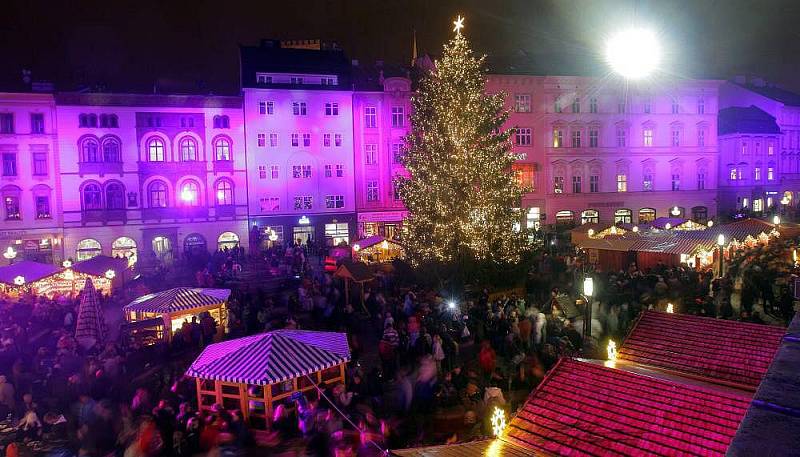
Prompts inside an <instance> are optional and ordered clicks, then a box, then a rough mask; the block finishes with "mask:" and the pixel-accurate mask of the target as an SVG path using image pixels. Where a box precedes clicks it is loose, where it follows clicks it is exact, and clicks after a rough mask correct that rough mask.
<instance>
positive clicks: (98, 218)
mask: <svg viewBox="0 0 800 457" xmlns="http://www.w3.org/2000/svg"><path fill="white" fill-rule="evenodd" d="M117 221H119V222H122V223H125V222H127V221H128V214H127V211H126V210H124V209H87V210H83V212H82V213H81V222H82V223H84V224H86V223H87V222H102V223H103V224H106V223H108V222H117Z"/></svg>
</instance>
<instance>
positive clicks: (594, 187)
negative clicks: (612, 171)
mask: <svg viewBox="0 0 800 457" xmlns="http://www.w3.org/2000/svg"><path fill="white" fill-rule="evenodd" d="M589 192H592V193H596V192H600V176H599V175H591V176H589Z"/></svg>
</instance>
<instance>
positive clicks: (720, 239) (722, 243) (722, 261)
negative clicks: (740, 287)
mask: <svg viewBox="0 0 800 457" xmlns="http://www.w3.org/2000/svg"><path fill="white" fill-rule="evenodd" d="M717 246H719V277H720V278H721V277H722V275H724V274H725V256H724V255H723V251H722V250H723V248H724V247H725V235H723V234H722V233H720V234H719V236H718V237H717Z"/></svg>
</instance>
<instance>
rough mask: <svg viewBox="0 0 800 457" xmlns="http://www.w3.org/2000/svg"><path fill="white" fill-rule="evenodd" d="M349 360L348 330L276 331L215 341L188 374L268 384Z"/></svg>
mask: <svg viewBox="0 0 800 457" xmlns="http://www.w3.org/2000/svg"><path fill="white" fill-rule="evenodd" d="M349 360H350V347H349V345H348V343H347V335H345V334H344V333H334V332H314V331H310V330H276V331H273V332H268V333H261V334H258V335H252V336H247V337H244V338H238V339H235V340H231V341H224V342H221V343H215V344H211V345H209V346H208V347H206V348H205V350H203V352H202V353H201V354H200V356H198V357H197V359H196V360H195V361H194V362H193V363H192V365H191V366H190V367H189V369H188V370H186V374H187V375H189V376H193V377H195V378H201V379H212V380H215V381H223V382H232V383H240V384H251V385H267V384H273V383H276V382H283V381H286V380H289V379H292V378H296V377H299V376H303V375H306V374H310V373H314V372H316V371H320V370H324V369H326V368H330V367H333V366H336V365H339V364H341V363H345V362H348V361H349Z"/></svg>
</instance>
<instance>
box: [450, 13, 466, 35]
mask: <svg viewBox="0 0 800 457" xmlns="http://www.w3.org/2000/svg"><path fill="white" fill-rule="evenodd" d="M453 25H455V27H453V31H454V32H456V35H461V29H463V28H464V18H463V17H461V15H460V14H459V15H458V17H457V18H456V20H455V21H453Z"/></svg>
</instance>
